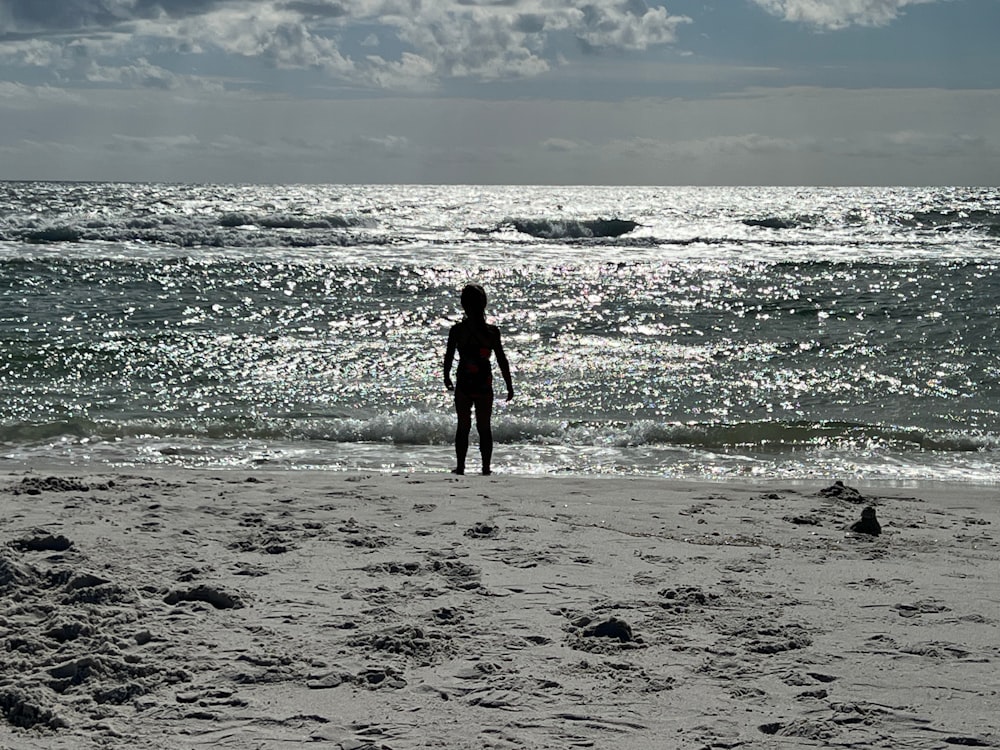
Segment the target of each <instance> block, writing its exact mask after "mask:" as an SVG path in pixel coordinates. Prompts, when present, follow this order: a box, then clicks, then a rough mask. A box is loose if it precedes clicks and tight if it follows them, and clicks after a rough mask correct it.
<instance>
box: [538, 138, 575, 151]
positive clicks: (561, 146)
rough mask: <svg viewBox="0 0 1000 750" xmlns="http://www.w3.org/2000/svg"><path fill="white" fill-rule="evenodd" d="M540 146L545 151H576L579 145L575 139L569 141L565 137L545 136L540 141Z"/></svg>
mask: <svg viewBox="0 0 1000 750" xmlns="http://www.w3.org/2000/svg"><path fill="white" fill-rule="evenodd" d="M541 146H542V149H543V150H545V151H554V152H557V153H567V152H569V151H576V150H577V149H579V148H580V147H581V146H580V144H579V143H577V142H576V141H571V140H569V139H567V138H546V139H545V140H544V141H542V143H541Z"/></svg>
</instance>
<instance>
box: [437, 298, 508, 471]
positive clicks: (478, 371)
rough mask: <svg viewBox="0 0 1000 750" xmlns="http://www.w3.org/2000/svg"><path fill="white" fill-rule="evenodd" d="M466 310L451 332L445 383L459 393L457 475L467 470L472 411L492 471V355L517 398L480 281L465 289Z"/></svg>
mask: <svg viewBox="0 0 1000 750" xmlns="http://www.w3.org/2000/svg"><path fill="white" fill-rule="evenodd" d="M461 299H462V309H463V310H465V318H463V319H462V321H461V322H459V323H456V324H455V325H453V326H452V327H451V330H450V331H449V332H448V347H447V349H446V350H445V353H444V385H445V388H447V389H448V390H449V391H454V392H455V412H456V414H457V415H458V428H457V429H456V430H455V457H456V459H457V464H456V466H455V468H454V469H453V470H452V471H453V472H454V473H455V474H464V473H465V454H466V453H467V452H468V450H469V433H470V431H471V430H472V410H473V409H475V411H476V430H477V431H478V432H479V452H480V454H481V455H482V457H483V474H484V475H488V474H490V473H491V469H490V460H491V459H492V457H493V429H492V427H491V426H490V418H491V417H492V415H493V371H492V368H491V367H490V354H491V353H492V354H495V355H496V360H497V364H498V365H499V366H500V373H501V375H503V380H504V383H506V384H507V400H508V401H510V400H511V399H512V398H514V385H513V382H512V381H511V378H510V364H509V363H508V361H507V355H506V354H505V353H504V350H503V345H502V344H501V343H500V329H499V328H497V327H496V326H493V325H489V324H488V323H487V322H486V292H485V291H484V290H483V288H482V287H481V286H479V285H478V284H468V285H467V286H466V287H465V288H464V289H463V290H462V298H461ZM456 351H457V352H458V372H457V378H456V382H455V383H452V380H451V367H452V362H454V359H455V352H456Z"/></svg>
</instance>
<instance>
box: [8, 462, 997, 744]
mask: <svg viewBox="0 0 1000 750" xmlns="http://www.w3.org/2000/svg"><path fill="white" fill-rule="evenodd" d="M835 480H836V478H835V477H834V478H830V479H829V480H820V481H816V482H815V483H808V482H806V483H794V484H792V483H784V482H780V481H778V482H762V483H758V484H736V483H708V482H704V483H686V482H675V481H667V480H656V479H640V478H584V477H570V476H566V477H559V476H545V477H512V476H503V475H498V476H492V477H480V476H468V477H455V476H452V475H449V474H438V473H422V474H379V473H372V474H348V473H336V472H318V471H312V472H310V471H257V472H247V471H194V470H175V471H147V470H136V471H133V472H129V471H123V472H113V471H110V470H103V469H98V470H95V473H86V472H83V473H72V472H65V471H62V472H59V473H50V472H46V471H28V470H24V469H21V468H17V467H15V468H11V467H8V468H7V469H6V470H5V472H4V473H3V475H2V476H0V502H2V504H3V513H2V516H0V540H2V544H0V590H2V594H3V596H2V599H0V634H2V637H3V642H4V655H3V660H2V662H0V712H2V714H0V715H2V717H3V721H0V747H3V748H11V749H14V748H18V749H20V748H46V749H49V748H52V749H54V748H60V749H61V748H91V747H93V748H98V747H100V748H202V747H232V748H286V747H289V748H290V747H299V746H301V745H305V744H309V745H310V746H315V747H329V748H338V749H340V750H360V749H362V748H380V749H387V748H391V749H392V750H402V749H406V748H449V749H457V748H581V747H591V748H616V749H618V750H621V749H623V748H636V749H638V748H736V747H740V748H770V747H857V748H868V747H872V748H901V747H905V748H946V747H950V746H980V747H996V746H1000V718H998V716H1000V712H998V711H997V708H998V707H1000V673H998V671H997V666H996V662H997V659H998V658H1000V639H998V637H997V633H998V630H997V624H998V621H1000V585H998V584H1000V534H998V532H1000V502H998V493H997V490H996V489H995V488H992V487H983V486H965V485H958V484H953V485H945V484H940V485H937V484H934V485H921V486H915V487H906V488H898V487H884V486H880V487H865V486H861V485H855V484H854V483H852V482H848V483H847V486H844V485H837V484H835ZM869 506H871V507H874V508H875V510H876V514H877V521H878V522H879V525H880V527H881V534H879V535H877V536H876V535H872V534H868V533H859V532H856V531H851V530H850V526H851V525H852V524H854V523H855V522H857V521H858V520H859V519H860V518H861V515H862V510H863V509H864V508H866V507H869Z"/></svg>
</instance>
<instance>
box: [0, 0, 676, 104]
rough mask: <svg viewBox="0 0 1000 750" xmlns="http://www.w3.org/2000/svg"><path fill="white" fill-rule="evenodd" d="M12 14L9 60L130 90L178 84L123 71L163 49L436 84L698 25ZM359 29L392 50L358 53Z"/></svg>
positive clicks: (541, 10)
mask: <svg viewBox="0 0 1000 750" xmlns="http://www.w3.org/2000/svg"><path fill="white" fill-rule="evenodd" d="M6 10H7V13H6V15H3V16H0V34H2V33H4V32H7V33H8V37H7V38H8V39H9V40H10V41H7V42H0V59H7V60H10V61H12V62H16V64H18V65H28V66H35V67H37V68H48V69H56V70H60V71H62V72H63V74H64V75H66V76H67V77H70V76H71V75H72V74H73V72H74V71H75V75H76V76H77V77H78V78H79V79H80V80H88V79H89V80H92V81H93V80H95V73H94V70H98V71H102V70H104V69H120V70H122V71H123V74H122V75H120V76H118V77H117V79H118V82H119V83H121V84H123V85H125V84H129V83H131V84H133V85H150V84H151V83H157V82H158V83H159V84H160V85H168V86H169V85H171V83H170V81H169V75H167V73H168V72H169V71H166V70H163V71H162V72H160V73H157V74H156V75H154V76H152V78H150V77H149V76H143V75H141V74H139V71H138V70H137V71H135V72H136V74H135V75H133V76H129V75H126V74H124V71H127V70H128V69H129V67H130V66H131V67H133V68H141V67H143V64H142V63H140V62H139V60H141V59H142V60H151V59H154V58H153V55H154V53H156V52H169V53H174V54H182V55H186V54H199V53H204V54H207V53H211V52H221V53H224V54H227V55H232V56H237V57H241V58H255V59H259V60H262V61H264V62H265V63H267V64H269V65H271V66H273V67H275V68H279V69H315V70H322V71H325V72H326V73H328V74H330V75H331V76H333V77H335V78H338V79H341V80H344V81H347V82H350V83H357V84H362V85H373V86H377V87H384V88H401V87H414V88H422V89H427V88H432V87H433V86H434V85H435V83H436V82H439V81H442V80H446V79H449V78H458V79H473V80H497V79H511V78H523V77H530V76H536V75H538V74H541V73H544V72H546V71H548V70H550V69H551V67H552V66H554V65H558V64H561V62H562V59H561V58H560V56H559V51H558V48H559V46H560V45H561V44H564V43H565V40H566V38H567V37H569V38H573V37H575V38H576V39H578V40H579V41H580V42H581V43H583V44H584V45H585V46H586V47H587V48H588V49H591V50H610V49H614V50H625V51H642V50H646V49H648V48H650V47H655V46H658V45H666V44H671V43H673V42H674V41H675V39H676V31H677V28H678V27H679V26H680V25H681V24H684V23H687V22H688V21H689V19H687V18H685V17H681V16H673V15H670V14H669V12H668V11H667V9H666V8H665V7H664V6H662V5H653V6H651V7H650V6H648V5H647V4H646V2H645V0H500V1H494V0H490V1H488V2H486V1H484V2H473V0H435V2H423V1H422V0H343V1H342V2H324V1H323V0H292V1H291V2H282V1H281V0H244V1H243V2H235V0H229V1H224V0H157V1H154V0H87V2H64V1H63V0H7V2H6ZM67 32H72V33H71V34H67ZM352 34H353V35H356V36H358V37H359V38H358V39H357V40H356V44H357V45H359V46H361V47H370V46H372V45H374V44H378V45H379V48H380V50H382V52H381V54H380V55H378V56H362V57H360V58H358V59H355V58H352V57H350V56H349V55H348V54H347V53H345V52H344V43H345V42H344V40H345V39H346V38H350V37H351V36H352ZM387 49H393V50H396V51H395V52H394V54H393V55H392V56H389V55H388V54H387V53H386V52H385V50H387ZM101 75H103V74H101V73H98V74H97V78H100V77H101ZM105 77H108V76H105ZM110 77H114V76H110Z"/></svg>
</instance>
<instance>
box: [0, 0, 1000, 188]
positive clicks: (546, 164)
mask: <svg viewBox="0 0 1000 750" xmlns="http://www.w3.org/2000/svg"><path fill="white" fill-rule="evenodd" d="M998 32H1000V0H716V1H714V2H713V1H709V0H664V2H662V3H661V2H659V0H238V1H235V2H233V1H231V0H0V179H4V180H93V181H105V180H114V181H118V180H123V181H171V182H215V183H218V182H226V183H231V182H241V183H246V182H252V183H338V184H344V183H420V184H447V183H458V184H543V185H547V184H548V185H565V184H597V185H990V186H997V185H1000V44H997V42H996V38H997V35H998Z"/></svg>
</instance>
